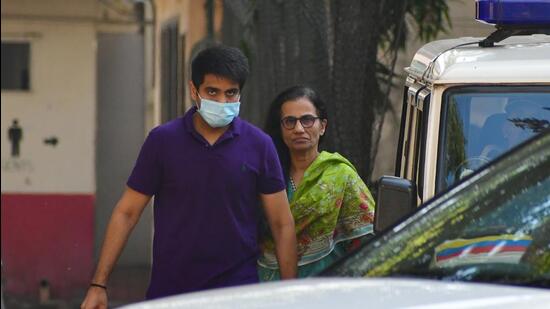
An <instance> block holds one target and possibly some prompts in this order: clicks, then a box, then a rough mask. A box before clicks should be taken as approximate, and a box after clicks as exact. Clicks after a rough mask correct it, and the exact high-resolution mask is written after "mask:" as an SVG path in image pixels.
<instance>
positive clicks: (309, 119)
mask: <svg viewBox="0 0 550 309" xmlns="http://www.w3.org/2000/svg"><path fill="white" fill-rule="evenodd" d="M317 118H319V117H315V116H311V115H305V116H302V117H300V118H296V117H293V116H288V117H285V118H283V119H282V120H281V122H282V124H283V126H284V127H285V128H286V129H294V127H295V126H296V122H297V121H298V120H300V124H302V127H304V128H309V127H311V126H313V124H314V123H315V120H317Z"/></svg>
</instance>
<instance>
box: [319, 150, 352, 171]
mask: <svg viewBox="0 0 550 309" xmlns="http://www.w3.org/2000/svg"><path fill="white" fill-rule="evenodd" d="M319 157H320V158H321V160H322V161H323V162H325V163H326V165H327V168H328V169H332V170H337V171H339V172H341V173H345V174H351V175H357V170H356V169H355V166H353V164H352V163H351V162H350V161H349V160H348V159H346V158H345V157H344V156H343V155H341V154H339V153H338V152H328V151H322V152H321V153H320V154H319Z"/></svg>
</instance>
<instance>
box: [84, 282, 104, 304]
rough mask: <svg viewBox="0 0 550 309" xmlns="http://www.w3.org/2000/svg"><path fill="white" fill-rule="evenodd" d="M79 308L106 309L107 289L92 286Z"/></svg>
mask: <svg viewBox="0 0 550 309" xmlns="http://www.w3.org/2000/svg"><path fill="white" fill-rule="evenodd" d="M80 308H81V309H107V291H106V290H105V289H103V288H100V287H95V286H92V287H90V288H89V289H88V293H86V298H84V301H83V302H82V304H81V305H80Z"/></svg>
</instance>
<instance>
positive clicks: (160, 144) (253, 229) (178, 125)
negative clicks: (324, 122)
mask: <svg viewBox="0 0 550 309" xmlns="http://www.w3.org/2000/svg"><path fill="white" fill-rule="evenodd" d="M248 72H249V69H248V61H247V59H246V57H245V56H244V55H243V54H242V53H241V52H240V51H239V50H238V49H236V48H231V47H225V46H216V47H211V48H208V49H205V50H203V51H202V52H200V53H199V54H198V55H197V57H195V59H194V60H193V63H192V81H190V82H189V88H190V93H191V97H192V99H193V101H194V102H195V104H196V106H194V107H193V108H191V109H190V110H189V111H188V112H187V113H186V114H185V115H184V116H183V117H182V118H179V119H176V120H173V121H170V122H168V123H165V124H163V125H161V126H159V127H157V128H155V129H153V130H152V131H151V132H150V133H149V136H148V137H147V139H146V141H145V143H144V144H143V147H142V149H141V152H140V154H139V157H138V159H137V162H136V165H135V167H134V170H133V171H132V174H131V175H130V177H129V179H128V182H127V189H126V191H125V192H124V194H123V195H122V197H121V199H120V201H119V202H118V204H117V205H116V207H115V209H114V210H113V214H112V216H111V220H110V222H109V225H108V227H107V232H106V236H105V240H104V243H103V246H102V249H101V254H100V258H99V263H98V266H97V269H96V272H95V275H94V278H93V280H92V283H91V285H90V288H89V289H88V293H87V295H86V298H85V299H84V302H83V303H82V306H81V307H82V308H101V307H105V306H107V294H106V287H105V286H106V284H107V280H108V277H109V274H110V272H111V270H112V268H113V266H114V265H115V263H116V260H117V259H118V257H119V255H120V253H121V251H122V249H123V248H124V245H125V243H126V240H127V239H128V236H129V234H130V232H131V230H132V228H133V227H134V226H135V224H136V223H137V221H138V220H139V218H140V216H141V213H142V211H143V209H144V208H145V207H146V205H147V204H148V202H149V200H150V199H151V197H152V196H155V206H154V221H155V222H154V227H155V233H154V240H153V267H152V272H151V282H150V284H149V289H148V291H147V298H148V299H151V298H157V297H162V296H168V295H174V294H178V293H184V292H191V291H198V290H204V289H210V288H217V287H225V286H233V285H239V284H247V283H254V282H258V275H257V270H256V260H257V257H258V239H257V236H258V226H259V220H260V216H261V213H262V211H261V208H260V205H263V213H265V215H266V217H267V219H268V222H269V225H270V228H271V230H272V232H273V234H274V236H275V240H276V241H277V257H278V262H279V265H280V271H281V277H282V278H294V277H295V276H296V239H295V234H294V221H293V219H292V215H291V213H290V209H289V206H288V200H287V197H286V193H285V191H284V190H285V183H284V181H283V176H282V172H281V167H280V165H279V160H278V158H277V153H276V151H275V147H274V145H273V143H272V141H271V139H270V138H269V137H268V136H267V135H266V134H264V133H263V132H262V131H261V130H259V129H258V128H256V127H254V126H252V125H251V124H249V123H247V122H245V121H244V120H241V119H240V118H238V117H237V115H238V112H239V106H240V102H239V99H240V91H241V89H242V87H243V86H244V83H245V80H246V77H247V75H248Z"/></svg>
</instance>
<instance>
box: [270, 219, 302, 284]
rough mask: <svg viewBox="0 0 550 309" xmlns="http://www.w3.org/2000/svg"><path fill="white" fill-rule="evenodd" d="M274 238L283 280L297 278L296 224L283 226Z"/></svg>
mask: <svg viewBox="0 0 550 309" xmlns="http://www.w3.org/2000/svg"><path fill="white" fill-rule="evenodd" d="M274 237H275V243H276V250H277V252H276V254H277V261H278V263H279V271H280V273H281V279H292V278H296V274H297V262H298V257H297V254H296V234H295V231H294V224H293V223H289V224H286V225H283V226H281V227H280V228H279V229H278V232H277V233H275V235H274Z"/></svg>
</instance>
